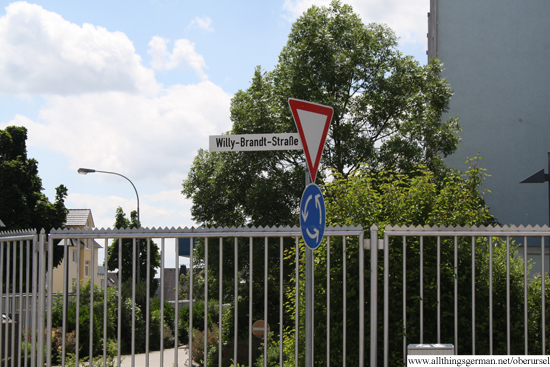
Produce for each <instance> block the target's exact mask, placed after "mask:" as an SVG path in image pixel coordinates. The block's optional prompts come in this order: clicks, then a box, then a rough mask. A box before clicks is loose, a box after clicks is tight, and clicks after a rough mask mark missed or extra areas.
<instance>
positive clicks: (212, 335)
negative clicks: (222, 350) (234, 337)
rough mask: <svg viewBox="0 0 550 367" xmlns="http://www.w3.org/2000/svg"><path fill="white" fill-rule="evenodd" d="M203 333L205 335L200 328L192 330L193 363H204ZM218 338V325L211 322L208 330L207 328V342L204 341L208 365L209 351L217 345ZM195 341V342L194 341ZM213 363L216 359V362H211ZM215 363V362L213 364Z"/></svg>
mask: <svg viewBox="0 0 550 367" xmlns="http://www.w3.org/2000/svg"><path fill="white" fill-rule="evenodd" d="M204 335H205V331H200V330H196V329H195V330H193V350H192V355H193V361H194V362H195V363H199V364H204V362H205V361H204V360H205V358H204ZM218 338H219V329H218V326H217V325H216V324H213V325H212V328H211V329H210V330H208V333H207V342H206V345H207V356H208V365H209V366H210V365H211V364H210V363H211V362H210V360H211V357H210V352H211V350H212V349H213V348H214V347H215V346H217V345H218ZM195 341H197V342H195ZM213 363H217V360H216V362H213ZM214 365H215V364H214Z"/></svg>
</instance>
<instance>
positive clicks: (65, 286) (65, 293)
mask: <svg viewBox="0 0 550 367" xmlns="http://www.w3.org/2000/svg"><path fill="white" fill-rule="evenodd" d="M63 265H64V266H63V268H64V269H63V274H64V276H63V321H62V329H63V330H62V331H61V337H62V338H63V340H62V344H61V366H62V367H65V355H66V353H67V351H66V343H65V339H66V335H67V330H68V328H67V304H68V302H69V299H68V297H69V292H68V289H69V279H68V278H69V277H68V275H69V246H68V245H67V239H63Z"/></svg>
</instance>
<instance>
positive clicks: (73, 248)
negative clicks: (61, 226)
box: [52, 209, 105, 293]
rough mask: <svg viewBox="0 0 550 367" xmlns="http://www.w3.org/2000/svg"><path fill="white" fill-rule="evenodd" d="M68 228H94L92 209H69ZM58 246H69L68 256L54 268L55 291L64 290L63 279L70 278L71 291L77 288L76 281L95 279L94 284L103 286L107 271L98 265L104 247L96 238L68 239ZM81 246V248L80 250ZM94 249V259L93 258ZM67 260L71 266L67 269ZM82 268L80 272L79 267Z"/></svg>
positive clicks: (82, 281)
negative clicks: (101, 249)
mask: <svg viewBox="0 0 550 367" xmlns="http://www.w3.org/2000/svg"><path fill="white" fill-rule="evenodd" d="M65 227H66V228H69V229H70V228H74V229H84V228H94V219H93V217H92V211H91V210H90V209H69V213H68V214H67V222H66V224H65ZM58 246H67V249H68V254H67V258H63V260H62V261H61V264H59V266H57V267H56V268H55V269H53V279H52V280H53V291H54V292H63V284H64V283H63V281H64V279H68V290H69V292H70V293H72V292H74V291H75V290H76V283H77V282H78V281H80V282H81V283H87V282H88V281H90V280H91V279H92V273H93V279H94V284H95V285H98V286H103V285H104V283H105V271H104V269H103V271H100V270H101V269H100V268H101V267H99V266H98V263H99V259H98V250H99V249H100V248H102V246H101V245H99V244H98V243H97V242H96V241H95V240H93V239H85V240H74V239H73V240H67V241H62V242H60V243H59V244H58ZM79 248H80V250H79ZM92 251H93V259H92ZM65 261H68V263H69V267H68V269H65ZM79 268H80V274H79V273H78V269H79Z"/></svg>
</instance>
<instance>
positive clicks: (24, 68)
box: [0, 2, 160, 95]
mask: <svg viewBox="0 0 550 367" xmlns="http://www.w3.org/2000/svg"><path fill="white" fill-rule="evenodd" d="M5 9H6V14H5V15H4V16H2V17H1V18H0V50H2V52H0V93H13V94H60V95H68V94H78V93H89V92H102V91H125V92H142V93H146V94H148V95H154V94H155V93H157V92H158V91H159V90H160V85H159V84H158V83H157V82H156V80H155V76H154V72H153V71H152V70H150V69H147V68H146V67H144V66H143V65H142V64H141V57H140V56H139V55H137V54H136V52H135V49H134V45H133V43H132V42H131V41H130V40H129V39H128V37H127V36H126V35H125V34H124V33H122V32H109V31H108V30H106V29H105V28H102V27H98V26H94V25H91V24H86V23H85V24H83V25H82V27H80V26H78V25H76V24H73V23H71V22H69V21H66V20H64V19H63V18H62V17H61V16H60V15H59V14H56V13H53V12H50V11H47V10H45V9H44V8H42V7H41V6H39V5H35V4H29V3H27V2H16V3H12V4H10V5H8V6H7V7H6V8H5Z"/></svg>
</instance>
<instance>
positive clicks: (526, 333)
mask: <svg viewBox="0 0 550 367" xmlns="http://www.w3.org/2000/svg"><path fill="white" fill-rule="evenodd" d="M527 287H528V285H527V236H524V237H523V330H524V337H523V338H524V343H525V355H528V354H529V353H528V352H529V350H528V343H529V340H528V336H529V328H528V315H527V309H528V308H529V307H528V306H529V303H528V298H527V291H528V288H527Z"/></svg>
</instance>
